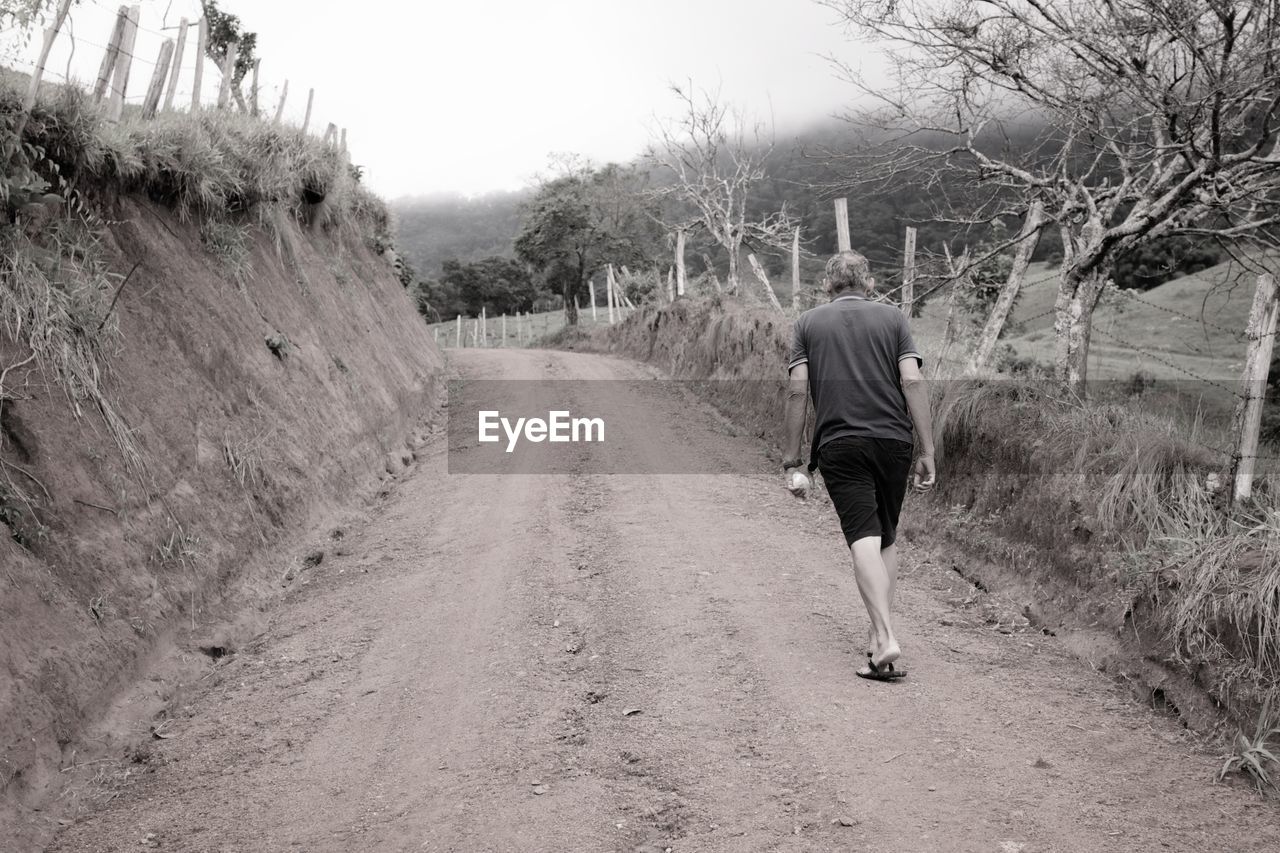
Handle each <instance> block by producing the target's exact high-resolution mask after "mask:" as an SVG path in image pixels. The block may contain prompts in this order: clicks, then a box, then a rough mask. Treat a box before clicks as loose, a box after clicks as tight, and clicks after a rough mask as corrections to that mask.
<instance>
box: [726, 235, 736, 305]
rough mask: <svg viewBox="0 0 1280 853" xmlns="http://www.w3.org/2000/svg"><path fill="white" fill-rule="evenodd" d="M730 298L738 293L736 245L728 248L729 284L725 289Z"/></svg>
mask: <svg viewBox="0 0 1280 853" xmlns="http://www.w3.org/2000/svg"><path fill="white" fill-rule="evenodd" d="M725 289H726V290H728V291H729V295H730V296H734V295H736V294H737V293H738V245H737V244H736V243H735V244H734V245H733V246H731V247H730V248H729V282H728V285H727V286H726V288H725Z"/></svg>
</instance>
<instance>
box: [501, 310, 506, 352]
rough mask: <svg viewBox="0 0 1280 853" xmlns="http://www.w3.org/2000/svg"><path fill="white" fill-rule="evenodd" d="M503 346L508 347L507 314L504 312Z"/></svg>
mask: <svg viewBox="0 0 1280 853" xmlns="http://www.w3.org/2000/svg"><path fill="white" fill-rule="evenodd" d="M501 345H502V346H504V347H505V346H506V345H507V313H506V312H505V311H504V312H502V344H501Z"/></svg>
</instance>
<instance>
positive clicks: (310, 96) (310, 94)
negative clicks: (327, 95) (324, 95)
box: [302, 88, 316, 133]
mask: <svg viewBox="0 0 1280 853" xmlns="http://www.w3.org/2000/svg"><path fill="white" fill-rule="evenodd" d="M315 99H316V90H315V89H314V88H311V89H308V90H307V114H306V115H305V116H303V117H302V132H303V133H306V132H307V128H308V127H310V126H311V105H312V104H313V103H314V102H315Z"/></svg>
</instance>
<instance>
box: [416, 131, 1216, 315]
mask: <svg viewBox="0 0 1280 853" xmlns="http://www.w3.org/2000/svg"><path fill="white" fill-rule="evenodd" d="M1044 131H1045V129H1044V126H1043V125H1042V124H1041V123H1039V122H1037V121H1035V120H1033V119H1030V118H1027V117H1026V116H1022V117H1020V118H1018V119H1017V120H1011V121H1010V122H1009V123H1007V124H1004V125H1002V126H1001V127H999V128H998V129H997V130H993V131H991V132H990V133H989V134H988V136H987V137H986V138H984V139H983V140H981V141H980V147H982V148H985V149H988V150H989V151H991V152H993V153H994V152H997V151H1000V152H1008V151H1009V150H1018V149H1020V150H1024V151H1030V150H1033V149H1035V148H1036V147H1037V146H1038V145H1040V144H1042V143H1043V142H1044V136H1043V134H1044ZM873 137H874V132H868V131H866V130H865V129H861V128H857V127H855V126H854V125H852V124H851V123H850V122H849V121H846V120H842V119H839V118H835V117H830V116H828V117H823V118H820V119H815V120H814V121H813V122H811V123H809V124H807V125H803V126H797V127H793V128H791V129H788V130H786V131H783V130H777V131H775V133H774V134H773V135H772V137H767V136H766V137H764V138H763V139H762V144H772V145H773V146H774V147H773V152H772V154H771V156H770V158H769V160H768V168H767V172H768V174H767V177H766V178H765V180H763V181H762V182H760V183H759V184H758V185H757V186H756V187H755V189H754V191H753V193H752V197H751V199H750V201H749V205H748V206H749V209H750V211H751V213H752V215H754V216H764V215H766V214H769V213H771V212H776V211H778V210H779V209H781V208H782V207H783V206H784V205H785V207H786V209H787V211H788V212H789V213H790V214H791V215H792V216H793V217H794V219H795V221H796V222H797V223H798V224H799V225H800V228H801V237H802V241H803V247H804V250H805V253H806V256H807V257H806V261H805V264H804V266H805V269H806V276H807V275H808V274H809V271H811V270H812V269H813V268H814V266H815V264H817V263H819V262H820V260H821V259H824V258H825V257H827V256H828V255H830V254H832V253H833V252H835V250H836V225H835V213H834V209H833V205H832V199H833V198H834V197H836V196H838V195H840V196H846V197H847V198H848V200H849V201H848V207H849V230H850V236H851V240H852V244H853V246H854V248H855V249H856V250H858V251H860V252H862V253H863V254H864V255H866V256H867V258H868V259H869V260H870V261H871V263H872V267H873V270H874V271H875V273H876V275H877V277H878V278H879V279H881V280H882V281H890V280H892V278H893V276H894V275H896V274H897V272H898V270H899V269H900V266H901V260H902V256H901V253H902V243H903V235H904V232H905V229H906V227H907V226H914V227H916V228H917V230H918V232H919V233H918V239H917V246H918V251H919V252H921V253H923V254H926V255H934V256H940V255H941V254H942V253H943V244H944V243H947V242H950V245H951V249H952V251H953V252H956V253H958V252H959V251H960V250H961V249H962V247H963V246H964V245H966V244H968V245H975V244H980V243H981V242H983V241H984V240H989V239H992V237H993V236H995V235H997V234H1002V233H1003V231H1002V229H1005V228H1009V227H1011V228H1013V229H1015V230H1016V228H1017V227H1018V223H1017V222H1016V221H1010V222H1006V223H996V224H995V225H994V228H995V231H994V232H993V231H992V230H991V229H989V228H987V227H986V226H978V227H976V228H971V229H970V230H968V231H967V232H965V233H959V232H958V229H957V226H956V225H954V224H949V223H944V222H938V221H935V214H934V207H935V205H934V202H935V201H936V200H937V194H939V193H945V194H947V195H958V194H963V193H964V192H965V191H966V190H965V188H964V187H963V186H962V185H961V184H960V183H956V185H955V186H947V187H939V186H936V185H935V186H925V185H924V184H922V183H918V182H914V181H912V180H911V179H910V178H909V177H908V176H906V175H903V176H901V177H898V178H895V179H894V180H892V181H889V182H886V183H883V184H880V185H878V186H870V185H867V186H857V185H855V184H856V182H853V181H852V179H851V175H853V174H855V172H856V170H857V166H858V164H857V159H856V158H855V157H854V156H853V152H855V151H856V150H857V149H858V148H859V146H865V145H866V144H867V142H868V139H869V138H873ZM922 141H923V140H921V139H916V140H915V142H917V143H920V142H922ZM924 142H925V144H928V143H927V141H924ZM936 144H938V145H942V144H944V143H943V142H942V140H940V139H939V140H936ZM632 164H634V165H636V166H638V167H639V168H641V169H642V170H646V171H648V170H649V167H648V166H647V165H646V162H645V160H644V158H643V157H637V158H635V159H634V160H633V161H632ZM597 165H603V164H597ZM665 180H667V177H666V176H664V175H662V174H660V173H657V172H652V173H651V174H650V175H649V185H650V186H655V187H656V186H661V185H662V184H663V183H664V181H665ZM842 185H843V188H841V186H842ZM535 192H536V187H533V186H530V187H527V188H524V189H521V190H515V191H505V192H504V191H499V192H492V193H487V194H484V195H479V196H465V195H462V194H460V193H453V192H443V193H438V194H432V195H425V196H413V197H404V198H401V199H398V200H396V201H394V202H392V204H391V208H392V210H393V213H394V216H395V222H396V228H397V231H398V235H397V244H398V246H399V247H400V249H401V251H402V252H403V253H404V254H405V255H406V256H407V257H408V258H409V261H410V263H411V264H412V265H413V267H414V269H415V270H416V272H417V274H418V276H419V277H420V278H421V279H423V280H426V281H431V280H437V279H439V277H440V276H441V274H442V265H443V264H444V263H445V262H446V261H451V260H456V261H458V262H459V263H460V264H463V265H468V264H473V263H477V262H479V261H482V260H484V259H486V258H508V259H509V258H513V257H514V250H513V243H514V240H515V237H516V235H517V234H518V232H519V230H520V224H521V215H522V214H521V205H522V204H523V203H524V202H525V201H527V200H529V199H530V198H532V197H533V195H534V194H535ZM744 251H754V252H755V253H756V254H757V255H759V256H760V260H761V261H762V263H763V264H764V266H765V268H766V269H767V270H769V272H770V273H776V274H779V275H786V274H788V273H787V270H788V269H789V260H788V259H787V258H786V257H784V253H781V252H776V251H773V250H771V249H769V248H768V247H759V246H755V247H752V246H748V247H745V248H744ZM1061 251H1062V247H1061V239H1060V236H1059V233H1058V230H1057V229H1056V228H1048V229H1045V230H1044V232H1043V233H1042V235H1041V239H1040V242H1039V245H1038V247H1037V249H1036V252H1035V259H1036V260H1042V261H1049V262H1056V261H1057V259H1058V258H1060V257H1061ZM704 254H705V255H707V256H709V257H710V258H711V260H712V261H713V263H714V264H716V265H717V266H718V267H719V268H720V271H721V272H723V269H724V266H725V259H724V258H723V257H721V254H722V253H721V252H720V251H719V250H718V247H717V246H716V245H715V244H714V242H713V241H711V240H709V239H706V238H705V237H704V235H700V234H699V233H697V232H694V233H693V234H692V235H691V236H690V242H689V246H688V257H689V260H690V262H691V263H694V264H701V257H702V256H703V255H704ZM1220 260H1222V255H1221V252H1220V251H1219V250H1217V248H1216V247H1214V246H1212V245H1210V244H1208V243H1207V242H1203V243H1201V242H1194V241H1191V240H1188V239H1185V238H1183V239H1180V240H1175V241H1157V242H1156V243H1154V244H1152V245H1150V246H1146V247H1144V248H1142V249H1141V250H1140V251H1138V252H1136V253H1134V255H1133V256H1132V257H1126V258H1124V259H1122V260H1121V262H1120V263H1119V264H1118V266H1117V269H1116V282H1117V284H1119V285H1120V286H1121V287H1125V288H1136V289H1140V290H1146V289H1148V288H1151V287H1155V286H1157V285H1158V284H1160V283H1162V282H1164V281H1168V280H1169V279H1171V278H1173V277H1175V276H1177V275H1180V274H1185V273H1191V272H1196V271H1198V270H1201V269H1205V268H1207V267H1209V266H1212V265H1213V264H1215V263H1217V262H1218V261H1220ZM660 266H661V265H660Z"/></svg>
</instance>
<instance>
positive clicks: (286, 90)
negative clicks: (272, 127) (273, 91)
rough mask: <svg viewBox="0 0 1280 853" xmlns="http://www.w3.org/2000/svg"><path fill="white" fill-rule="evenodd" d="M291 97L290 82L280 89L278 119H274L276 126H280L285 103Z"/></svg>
mask: <svg viewBox="0 0 1280 853" xmlns="http://www.w3.org/2000/svg"><path fill="white" fill-rule="evenodd" d="M288 97H289V81H288V80H287V79H286V80H285V81H284V86H283V87H281V89H280V103H279V104H278V105H277V106H276V117H275V118H274V119H272V122H273V123H274V124H279V123H280V119H281V118H282V117H283V116H284V102H285V99H286V98H288Z"/></svg>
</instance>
